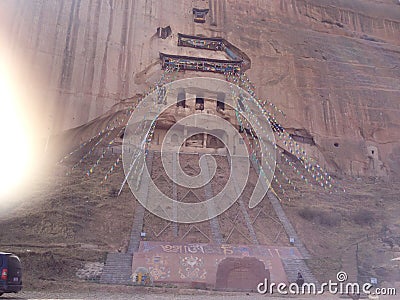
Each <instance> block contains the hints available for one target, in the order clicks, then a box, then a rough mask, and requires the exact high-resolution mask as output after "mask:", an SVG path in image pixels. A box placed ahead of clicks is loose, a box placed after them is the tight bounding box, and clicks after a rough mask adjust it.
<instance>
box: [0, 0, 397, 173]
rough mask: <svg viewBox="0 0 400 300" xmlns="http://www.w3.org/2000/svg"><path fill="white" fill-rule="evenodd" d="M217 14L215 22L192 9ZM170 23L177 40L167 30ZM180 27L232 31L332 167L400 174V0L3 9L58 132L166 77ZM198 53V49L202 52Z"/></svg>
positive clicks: (18, 54) (12, 42)
mask: <svg viewBox="0 0 400 300" xmlns="http://www.w3.org/2000/svg"><path fill="white" fill-rule="evenodd" d="M193 6H197V7H200V8H202V7H204V8H205V7H208V8H210V13H209V14H208V15H207V22H206V23H205V24H195V23H194V22H193V16H192V11H191V10H192V7H193ZM166 25H170V26H171V29H172V32H173V35H172V36H171V37H169V38H167V39H165V40H163V39H159V38H158V37H157V36H156V35H155V33H156V30H157V27H160V26H166ZM178 32H181V33H185V34H191V35H197V34H202V35H205V36H214V37H215V36H221V37H224V38H226V39H227V40H228V41H229V42H230V43H232V44H233V45H235V46H237V47H238V48H239V49H241V50H242V51H244V52H245V53H246V54H247V55H248V56H249V57H250V58H251V60H252V68H251V69H250V70H249V71H247V73H248V75H249V77H250V78H251V80H252V81H253V82H254V83H255V85H256V87H257V92H258V94H259V95H260V96H261V97H266V98H268V99H270V100H271V101H273V102H274V103H275V104H276V105H277V106H278V107H280V108H282V109H283V110H284V111H285V112H286V114H287V119H285V120H283V124H284V126H285V127H286V128H288V130H289V131H291V132H292V133H294V134H296V135H298V138H299V140H303V141H306V142H308V143H310V145H308V144H305V145H306V147H307V148H308V150H309V151H310V152H311V153H312V154H313V156H315V157H317V158H318V159H319V161H322V162H326V164H327V167H328V169H330V170H338V171H341V172H345V173H350V174H354V175H358V174H360V175H386V174H391V172H394V173H396V174H399V173H400V142H399V138H400V121H399V120H400V118H399V116H400V113H399V109H400V107H399V99H400V5H399V4H398V1H395V0H375V1H373V0H353V1H345V0H335V1H327V0H319V1H317V0H280V1H278V0H274V1H264V0H258V1H250V0H209V1H203V0H196V1H189V0H183V1H172V0H170V1H156V0H138V1H128V0H121V1H116V0H108V1H101V0H90V1H89V0H88V1H82V0H65V1H61V0H60V1H49V0H37V1H15V0H3V1H1V2H0V43H1V47H5V48H8V49H10V50H11V51H12V53H13V58H14V60H15V61H18V64H19V66H20V68H22V69H23V70H26V72H29V74H30V76H32V78H34V79H35V82H36V85H35V91H36V93H37V95H38V98H40V99H41V101H42V102H41V103H42V104H41V105H43V107H44V109H43V114H44V116H43V118H44V119H46V120H48V123H49V126H50V127H51V128H52V130H53V132H54V131H55V132H57V131H59V130H61V129H67V128H72V127H75V126H78V125H82V124H85V123H87V122H88V121H90V120H93V119H94V118H96V117H98V116H100V115H102V114H103V113H105V112H106V111H108V109H109V108H110V107H112V105H114V104H115V103H118V102H119V101H120V100H121V99H124V98H128V97H131V96H133V95H135V94H137V93H142V92H143V90H144V89H145V88H146V87H148V86H149V85H150V84H152V83H153V82H154V81H155V80H156V79H157V78H158V77H159V75H160V65H159V56H158V53H159V51H163V52H169V53H179V51H180V50H179V49H177V47H176V46H175V45H176V35H177V33H178ZM190 54H193V55H195V53H194V52H193V53H190Z"/></svg>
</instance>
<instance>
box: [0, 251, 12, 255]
mask: <svg viewBox="0 0 400 300" xmlns="http://www.w3.org/2000/svg"><path fill="white" fill-rule="evenodd" d="M11 254H12V253H9V252H1V251H0V255H11Z"/></svg>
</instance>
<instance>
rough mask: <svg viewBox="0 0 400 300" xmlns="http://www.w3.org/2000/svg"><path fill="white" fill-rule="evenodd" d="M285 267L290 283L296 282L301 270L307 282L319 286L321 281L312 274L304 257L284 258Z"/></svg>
mask: <svg viewBox="0 0 400 300" xmlns="http://www.w3.org/2000/svg"><path fill="white" fill-rule="evenodd" d="M282 264H283V268H284V269H285V272H286V275H287V278H288V281H289V283H292V282H296V279H297V273H298V272H300V273H301V275H302V276H303V278H304V282H306V283H315V284H316V286H317V287H319V283H318V281H317V279H316V278H315V276H314V275H313V274H312V272H311V271H310V269H309V268H308V266H307V265H306V263H305V261H304V259H282Z"/></svg>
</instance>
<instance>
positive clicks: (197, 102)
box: [196, 97, 204, 110]
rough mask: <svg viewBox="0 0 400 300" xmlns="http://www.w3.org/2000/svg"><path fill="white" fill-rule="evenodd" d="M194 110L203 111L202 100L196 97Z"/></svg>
mask: <svg viewBox="0 0 400 300" xmlns="http://www.w3.org/2000/svg"><path fill="white" fill-rule="evenodd" d="M196 110H204V98H200V97H196Z"/></svg>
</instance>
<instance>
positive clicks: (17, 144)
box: [0, 60, 33, 204]
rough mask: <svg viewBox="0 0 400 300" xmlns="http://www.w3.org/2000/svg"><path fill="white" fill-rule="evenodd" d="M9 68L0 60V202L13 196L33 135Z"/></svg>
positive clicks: (25, 168) (29, 156) (24, 172)
mask: <svg viewBox="0 0 400 300" xmlns="http://www.w3.org/2000/svg"><path fill="white" fill-rule="evenodd" d="M21 100H22V99H20V98H19V97H18V91H17V85H16V84H15V82H14V81H13V76H12V69H11V68H10V66H9V65H8V64H7V63H5V62H4V61H3V60H0V137H1V144H0V166H1V170H0V204H4V203H5V202H7V201H8V200H9V199H8V198H7V196H16V195H17V193H18V188H19V187H20V186H21V184H22V183H23V182H24V181H25V180H26V179H27V175H28V174H29V172H28V170H29V169H30V168H31V163H32V161H33V159H32V152H33V151H32V150H33V147H32V135H30V133H29V130H28V124H27V122H26V120H25V118H24V115H23V110H22V108H23V107H22V105H21Z"/></svg>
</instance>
